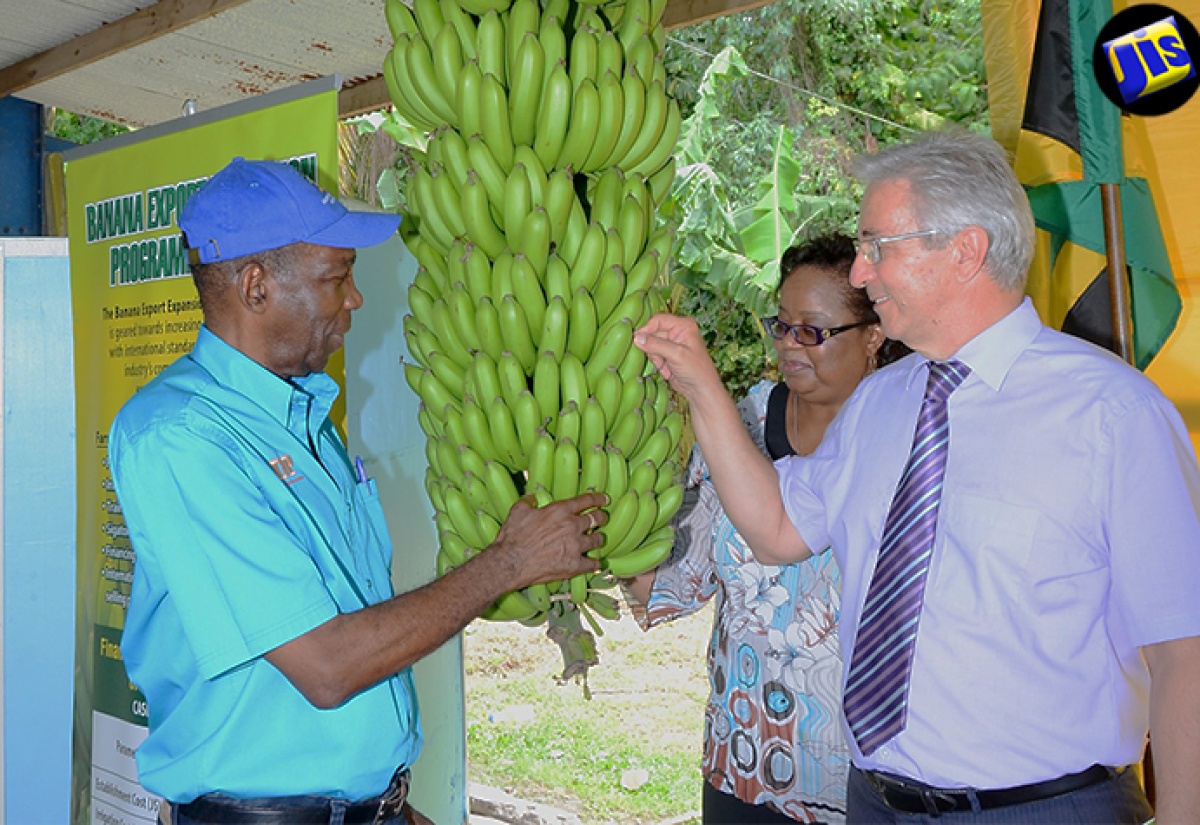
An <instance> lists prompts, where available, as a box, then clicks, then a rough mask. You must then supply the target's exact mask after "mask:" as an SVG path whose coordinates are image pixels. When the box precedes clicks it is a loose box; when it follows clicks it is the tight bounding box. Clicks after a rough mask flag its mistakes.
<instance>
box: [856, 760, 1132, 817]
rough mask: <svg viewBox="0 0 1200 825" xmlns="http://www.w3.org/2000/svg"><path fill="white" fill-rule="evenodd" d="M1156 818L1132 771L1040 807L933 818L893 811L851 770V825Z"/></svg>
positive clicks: (1043, 801)
mask: <svg viewBox="0 0 1200 825" xmlns="http://www.w3.org/2000/svg"><path fill="white" fill-rule="evenodd" d="M1153 815H1154V812H1153V811H1152V810H1151V809H1150V803H1149V802H1147V801H1146V794H1145V793H1144V792H1143V791H1142V786H1141V784H1140V783H1139V782H1138V778H1137V775H1136V773H1135V772H1134V771H1131V770H1127V771H1125V772H1123V773H1122V774H1120V775H1119V776H1116V777H1114V778H1112V779H1110V780H1108V781H1106V782H1099V783H1097V784H1095V785H1091V786H1089V787H1086V788H1081V789H1079V790H1077V791H1072V792H1071V793H1066V794H1062V795H1061V796H1054V797H1051V798H1049V799H1040V800H1038V801H1037V802H1027V803H1025V804H1023V805H1009V806H1006V807H1003V808H990V809H988V810H986V811H980V812H978V813H972V812H971V811H954V812H951V813H945V814H942V815H941V816H938V817H933V816H930V815H929V814H909V813H903V812H900V811H894V810H892V809H891V808H889V807H888V806H887V805H885V804H884V803H883V800H882V799H880V798H879V795H878V794H877V793H875V791H874V789H872V788H871V786H870V785H869V784H868V783H867V780H866V779H865V778H864V777H863V775H862V773H861V772H859V770H858V769H857V768H851V769H850V783H849V787H848V789H847V799H846V823H847V825H1141V823H1143V822H1145V821H1146V820H1147V819H1149V818H1150V817H1151V816H1153Z"/></svg>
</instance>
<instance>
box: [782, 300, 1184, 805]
mask: <svg viewBox="0 0 1200 825" xmlns="http://www.w3.org/2000/svg"><path fill="white" fill-rule="evenodd" d="M954 357H955V358H957V359H958V360H960V361H963V362H964V363H966V364H967V365H968V366H970V368H971V375H970V376H969V377H968V378H967V380H966V382H965V383H964V384H963V385H962V386H961V387H960V388H959V389H958V390H957V391H956V392H955V393H954V395H953V396H952V397H951V398H950V402H949V415H950V455H949V463H948V466H947V469H946V477H945V489H944V492H943V498H942V503H941V513H940V519H939V523H938V533H937V539H936V542H935V544H934V550H933V560H932V563H931V567H930V573H929V580H928V583H927V589H926V593H925V607H924V612H923V614H922V617H921V625H920V631H919V635H918V639H917V647H916V654H915V661H914V665H913V675H912V684H911V688H910V694H909V710H908V724H907V727H906V728H905V730H904V731H903V732H902V733H900V734H899V735H898V736H897V737H896V738H895V739H893V740H892V741H891V742H889V743H888V744H886V745H884V746H883V748H881V749H880V750H879V751H877V752H876V753H875V754H873V755H872V756H871V758H869V759H868V758H864V757H863V756H862V754H861V753H859V752H858V751H857V749H855V748H854V746H853V744H852V745H851V747H852V749H853V761H854V764H855V765H857V766H858V767H860V768H864V769H868V770H882V771H888V772H892V773H897V774H901V775H904V776H909V777H913V778H916V779H918V780H920V781H923V782H926V783H929V784H931V785H935V786H939V787H964V786H969V787H975V788H1004V787H1010V786H1014V785H1021V784H1025V783H1029V782H1038V781H1042V780H1046V779H1051V778H1054V777H1057V776H1060V775H1063V774H1067V773H1072V772H1075V771H1079V770H1083V769H1085V768H1087V767H1088V766H1089V765H1091V764H1093V763H1097V762H1099V763H1101V764H1106V765H1125V764H1130V763H1134V762H1137V761H1139V760H1140V759H1141V757H1142V752H1143V749H1144V746H1145V738H1146V730H1147V725H1148V719H1149V708H1148V705H1149V685H1150V677H1149V673H1148V671H1147V669H1146V666H1145V664H1144V661H1143V659H1142V656H1141V653H1140V650H1139V648H1140V647H1141V646H1144V645H1150V644H1154V643H1156V642H1162V641H1167V640H1171V639H1177V638H1182V637H1187V636H1196V635H1200V597H1198V596H1197V594H1198V593H1200V515H1198V514H1200V469H1198V467H1197V462H1196V455H1195V453H1194V452H1193V450H1192V447H1191V442H1190V440H1189V437H1188V433H1187V430H1186V428H1185V427H1184V425H1183V422H1182V420H1181V419H1180V416H1179V414H1178V412H1177V411H1176V410H1175V408H1174V407H1173V406H1172V405H1171V403H1170V402H1169V401H1168V400H1167V399H1166V398H1165V397H1164V396H1163V394H1162V393H1161V392H1160V391H1159V390H1158V388H1157V387H1156V386H1155V385H1154V384H1153V383H1152V382H1151V381H1150V380H1148V379H1147V378H1145V377H1144V376H1143V375H1142V374H1141V373H1139V372H1137V371H1136V370H1134V369H1132V368H1131V367H1128V366H1126V365H1125V364H1124V363H1123V362H1121V361H1120V359H1118V358H1116V357H1115V356H1113V355H1111V354H1109V353H1107V352H1105V351H1103V350H1100V349H1098V348H1096V347H1093V346H1092V345H1090V344H1087V343H1085V342H1083V341H1082V340H1080V339H1077V338H1074V337H1071V336H1068V335H1065V334H1062V333H1060V332H1057V331H1054V330H1051V329H1049V328H1047V327H1046V326H1044V325H1043V324H1042V323H1041V322H1040V321H1039V320H1038V317H1037V314H1036V313H1035V311H1034V309H1033V306H1032V304H1031V303H1030V301H1029V300H1028V299H1026V300H1025V302H1024V303H1023V304H1022V305H1021V306H1020V307H1019V308H1018V309H1016V310H1015V311H1013V312H1012V313H1011V314H1010V315H1008V316H1007V317H1005V318H1004V319H1003V320H1001V321H1000V322H998V323H996V324H995V325H994V326H992V327H991V328H990V329H988V330H986V331H985V332H983V333H981V334H980V335H978V336H977V337H976V338H974V339H973V340H972V341H970V342H969V343H967V344H966V345H965V346H964V347H963V348H962V349H961V350H959V351H958V352H957V353H955V355H954ZM925 364H926V362H925V361H924V360H923V359H922V358H921V357H920V356H919V355H912V356H909V357H908V358H905V359H903V360H901V361H899V362H897V363H896V364H894V365H892V366H890V367H888V368H886V369H883V370H880V371H879V372H877V373H875V374H874V375H872V376H870V377H869V378H868V379H867V380H866V381H864V382H863V383H862V384H861V385H860V386H859V389H858V391H857V392H856V393H855V394H854V396H853V397H852V398H851V399H850V400H849V401H848V402H847V403H846V404H845V405H843V407H842V410H841V412H840V414H839V416H838V418H837V419H836V420H835V421H834V423H833V424H832V425H831V426H830V428H829V430H828V432H827V433H826V437H825V440H824V442H823V443H822V445H821V447H820V448H819V449H818V450H817V452H816V453H814V454H813V455H812V456H810V457H808V458H795V457H788V458H784V459H780V460H779V461H778V462H777V464H776V467H777V468H778V470H779V474H780V485H781V489H782V492H783V498H784V502H785V504H786V507H787V510H788V514H789V516H790V517H791V520H792V522H793V523H794V524H795V525H796V528H797V529H798V531H799V532H800V535H801V536H802V537H803V538H804V540H805V542H806V543H807V544H808V545H809V546H810V547H825V546H826V545H829V544H832V545H833V548H834V553H835V556H836V558H837V560H838V564H839V565H840V566H841V568H842V571H843V587H844V591H843V596H842V613H841V621H842V625H841V626H842V633H841V640H842V655H843V660H844V661H845V662H850V661H851V660H852V657H853V645H854V636H855V633H854V628H856V627H857V626H858V619H859V614H860V611H861V609H862V604H863V600H864V598H865V595H866V590H867V586H868V584H869V582H870V577H871V572H872V570H873V568H874V563H875V555H876V552H877V549H878V547H879V540H880V536H881V533H882V530H883V523H884V518H885V516H886V514H887V509H888V505H889V503H890V502H891V498H892V494H893V492H894V491H895V487H896V484H897V481H898V479H899V476H900V473H901V470H902V468H903V466H904V463H905V460H906V458H907V457H908V451H909V447H910V445H911V440H912V432H913V427H914V425H915V422H916V418H917V412H918V410H919V408H920V405H921V396H922V392H923V389H924V385H925V371H926V369H927V367H926V366H925ZM844 678H845V676H844V673H843V681H844ZM850 739H851V742H852V743H853V738H852V737H850Z"/></svg>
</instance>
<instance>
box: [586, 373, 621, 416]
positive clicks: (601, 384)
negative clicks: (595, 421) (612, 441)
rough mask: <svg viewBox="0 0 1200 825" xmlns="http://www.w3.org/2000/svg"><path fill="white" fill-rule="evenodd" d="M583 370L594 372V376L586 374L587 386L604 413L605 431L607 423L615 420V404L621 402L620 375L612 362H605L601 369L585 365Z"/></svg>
mask: <svg viewBox="0 0 1200 825" xmlns="http://www.w3.org/2000/svg"><path fill="white" fill-rule="evenodd" d="M588 363H589V364H590V363H591V362H590V361H589V362H588ZM584 371H585V372H590V373H594V374H595V377H594V378H593V377H592V375H588V376H587V378H588V387H590V388H591V390H592V396H593V397H594V398H595V399H596V403H598V404H599V405H600V409H601V411H603V413H604V421H605V431H606V432H607V426H608V424H610V423H612V422H614V421H615V420H616V417H617V406H618V405H619V404H620V403H621V376H619V375H617V368H616V367H614V366H612V364H606V365H605V366H604V368H603V369H598V368H592V369H591V370H588V369H587V367H586V366H585V369H584Z"/></svg>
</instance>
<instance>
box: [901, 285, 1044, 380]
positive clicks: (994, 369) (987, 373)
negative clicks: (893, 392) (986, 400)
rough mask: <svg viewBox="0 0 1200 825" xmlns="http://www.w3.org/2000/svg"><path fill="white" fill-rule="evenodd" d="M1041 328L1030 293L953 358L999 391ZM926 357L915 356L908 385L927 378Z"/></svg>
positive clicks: (966, 344) (965, 345)
mask: <svg viewBox="0 0 1200 825" xmlns="http://www.w3.org/2000/svg"><path fill="white" fill-rule="evenodd" d="M1041 329H1042V322H1041V319H1039V318H1038V314H1037V310H1035V309H1034V308H1033V301H1032V300H1030V299H1029V297H1028V296H1026V298H1025V299H1024V300H1023V301H1022V302H1021V304H1020V306H1018V307H1017V308H1016V309H1014V310H1013V311H1012V312H1010V313H1009V314H1008V315H1005V316H1004V317H1003V318H1001V319H1000V320H999V321H997V322H996V323H994V324H992V325H991V326H990V327H988V328H987V329H985V330H984V331H983V332H981V333H979V334H978V335H976V336H975V337H974V338H972V339H971V340H970V341H968V342H967V343H965V344H963V346H962V347H961V348H960V349H959V351H958V352H956V353H955V354H954V356H953V357H954V359H956V360H958V361H962V362H963V363H964V364H966V365H967V366H968V367H970V368H971V374H972V375H977V376H979V379H980V380H981V381H983V382H984V383H985V384H987V385H988V386H989V387H991V388H992V389H993V390H994V391H996V392H999V391H1000V387H1001V386H1002V385H1003V384H1004V379H1005V377H1007V376H1008V372H1009V370H1011V369H1012V366H1013V364H1014V363H1016V360H1017V358H1018V357H1019V356H1020V354H1021V353H1022V352H1024V351H1025V349H1026V348H1027V347H1028V346H1029V345H1030V344H1031V343H1033V339H1034V338H1036V337H1037V335H1038V333H1039V332H1040V331H1041ZM928 363H929V361H928V360H927V359H924V358H921V357H920V356H917V357H916V358H914V359H912V364H911V366H910V367H909V372H908V377H907V379H906V381H905V386H906V387H911V386H912V385H913V383H914V382H915V381H917V380H918V378H920V380H921V381H922V383H923V382H924V380H925V366H926V365H927V364H928Z"/></svg>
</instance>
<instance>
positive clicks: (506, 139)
mask: <svg viewBox="0 0 1200 825" xmlns="http://www.w3.org/2000/svg"><path fill="white" fill-rule="evenodd" d="M479 119H480V123H479V131H480V134H482V135H483V142H484V143H486V144H487V147H488V149H490V150H491V152H492V156H493V157H495V158H496V162H497V163H498V164H500V168H501V169H503V170H505V172H510V171H512V165H513V139H512V126H511V124H510V123H509V119H508V95H507V94H506V93H505V91H504V83H503V81H502V80H501V79H500V78H498V77H497V76H496V75H495V74H493V73H491V72H487V73H485V74H484V75H483V82H482V83H481V84H480V87H479Z"/></svg>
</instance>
